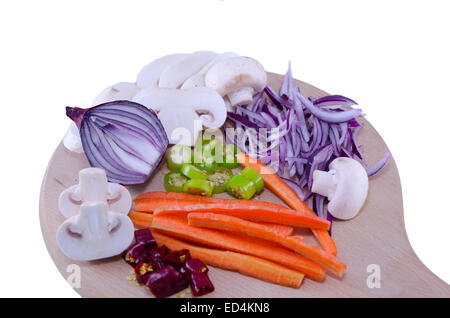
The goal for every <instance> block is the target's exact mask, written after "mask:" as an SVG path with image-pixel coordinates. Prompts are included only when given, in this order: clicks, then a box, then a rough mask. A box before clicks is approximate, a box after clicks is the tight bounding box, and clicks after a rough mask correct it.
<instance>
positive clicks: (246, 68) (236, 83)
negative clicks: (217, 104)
mask: <svg viewBox="0 0 450 318" xmlns="http://www.w3.org/2000/svg"><path fill="white" fill-rule="evenodd" d="M266 85H267V74H266V71H265V70H264V67H263V66H262V65H261V64H260V63H259V62H258V61H256V60H255V59H252V58H250V57H244V56H237V57H231V58H227V59H224V60H222V61H219V62H218V63H216V64H214V65H213V66H212V67H211V68H210V69H209V71H208V72H207V73H206V75H205V86H206V87H208V88H212V89H214V90H215V91H216V92H218V93H219V94H220V95H221V96H228V98H229V100H230V103H231V106H235V105H245V104H250V103H251V102H252V101H253V95H255V94H256V93H258V92H260V91H261V90H263V89H264V87H265V86H266Z"/></svg>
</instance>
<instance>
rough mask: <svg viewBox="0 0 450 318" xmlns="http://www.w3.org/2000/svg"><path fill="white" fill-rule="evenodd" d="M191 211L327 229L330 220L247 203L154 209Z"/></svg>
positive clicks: (165, 212)
mask: <svg viewBox="0 0 450 318" xmlns="http://www.w3.org/2000/svg"><path fill="white" fill-rule="evenodd" d="M191 212H211V213H218V214H225V215H231V216H236V217H239V218H242V219H245V220H249V221H254V222H270V223H276V224H284V225H290V226H299V227H309V228H315V229H322V230H328V229H329V227H330V222H329V221H327V220H325V219H322V218H320V217H318V216H315V215H309V214H306V213H304V212H299V211H295V210H277V209H272V208H265V207H262V206H261V207H259V206H252V205H249V206H247V207H243V206H242V205H241V204H237V205H235V204H233V203H228V204H221V203H218V204H215V203H211V204H196V205H189V206H184V207H171V208H168V207H161V208H160V209H158V210H155V211H154V214H160V215H184V216H186V215H187V214H188V213H191Z"/></svg>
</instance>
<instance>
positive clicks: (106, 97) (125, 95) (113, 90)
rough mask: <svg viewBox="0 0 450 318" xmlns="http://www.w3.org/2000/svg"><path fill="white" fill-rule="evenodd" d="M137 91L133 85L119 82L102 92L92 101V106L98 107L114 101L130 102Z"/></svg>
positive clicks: (137, 88)
mask: <svg viewBox="0 0 450 318" xmlns="http://www.w3.org/2000/svg"><path fill="white" fill-rule="evenodd" d="M138 91H139V87H137V85H136V84H135V83H129V82H120V83H117V84H114V85H112V86H108V87H107V88H105V89H104V90H102V91H101V92H100V94H98V96H97V97H96V98H95V99H94V101H93V102H92V105H94V106H95V105H100V104H103V103H107V102H112V101H115V100H131V99H132V98H133V97H134V95H136V93H137V92H138Z"/></svg>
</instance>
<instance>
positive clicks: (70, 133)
mask: <svg viewBox="0 0 450 318" xmlns="http://www.w3.org/2000/svg"><path fill="white" fill-rule="evenodd" d="M63 145H64V147H66V148H67V149H68V150H70V151H73V152H76V153H83V145H82V144H81V137H80V131H79V130H78V127H77V125H76V124H75V122H73V121H72V122H71V123H70V126H69V128H68V129H67V132H66V134H65V135H64V138H63Z"/></svg>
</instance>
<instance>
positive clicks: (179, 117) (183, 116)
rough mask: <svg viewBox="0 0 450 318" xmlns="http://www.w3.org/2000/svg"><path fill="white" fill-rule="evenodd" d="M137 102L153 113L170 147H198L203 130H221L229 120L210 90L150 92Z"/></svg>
mask: <svg viewBox="0 0 450 318" xmlns="http://www.w3.org/2000/svg"><path fill="white" fill-rule="evenodd" d="M133 101H135V102H137V103H140V104H142V105H145V106H146V107H148V108H151V109H153V110H154V111H155V112H156V113H157V114H158V118H159V120H161V123H162V124H163V126H164V129H165V131H166V133H167V136H168V137H169V142H170V143H183V144H186V145H189V146H192V145H194V143H195V141H196V140H197V138H198V133H199V132H200V131H201V130H202V126H205V127H207V128H219V127H220V126H222V125H223V123H224V122H225V120H226V117H227V110H226V106H225V102H224V100H223V99H222V97H221V96H220V95H219V94H217V92H216V91H214V90H212V89H209V88H206V87H193V88H190V89H183V90H182V89H170V88H147V89H144V90H141V91H140V92H139V93H138V94H137V95H136V97H135V98H134V99H133Z"/></svg>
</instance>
